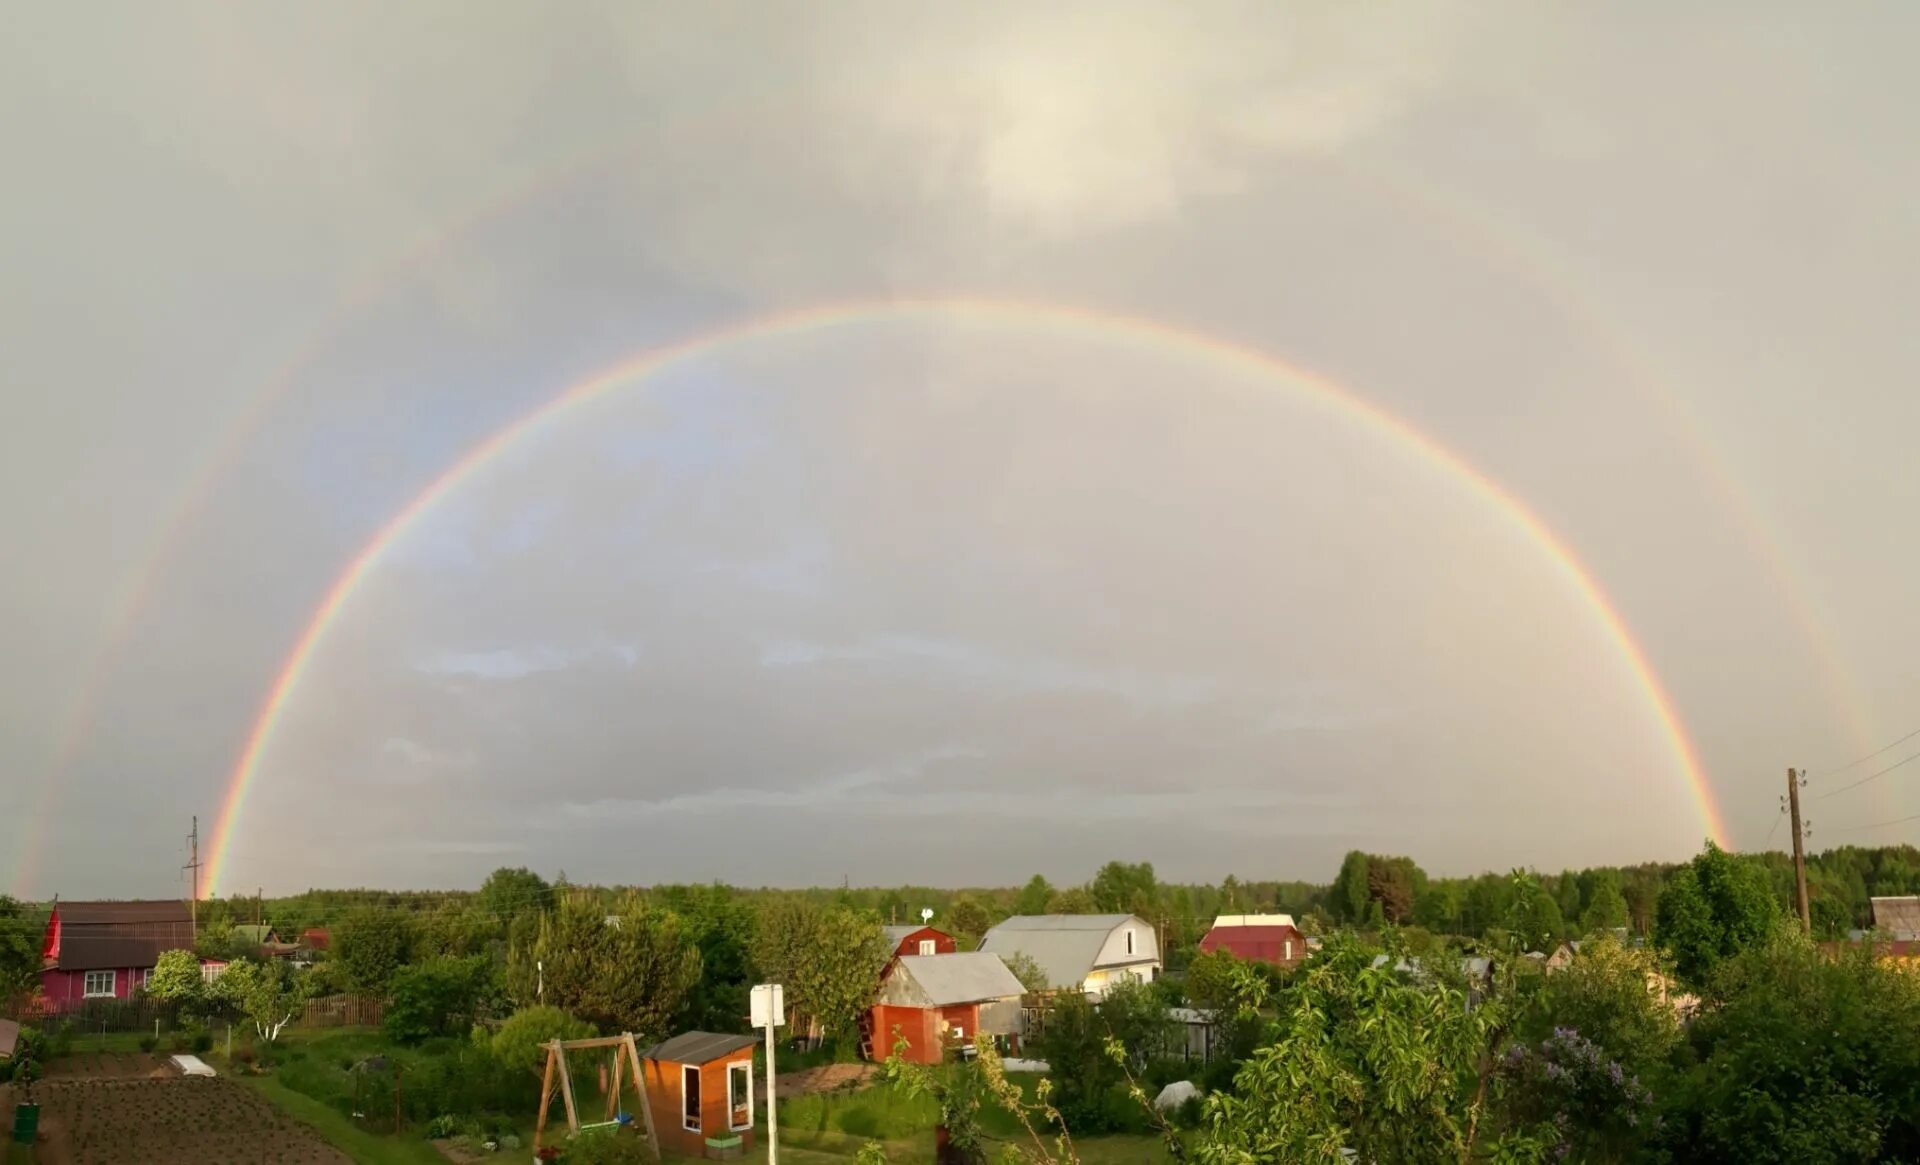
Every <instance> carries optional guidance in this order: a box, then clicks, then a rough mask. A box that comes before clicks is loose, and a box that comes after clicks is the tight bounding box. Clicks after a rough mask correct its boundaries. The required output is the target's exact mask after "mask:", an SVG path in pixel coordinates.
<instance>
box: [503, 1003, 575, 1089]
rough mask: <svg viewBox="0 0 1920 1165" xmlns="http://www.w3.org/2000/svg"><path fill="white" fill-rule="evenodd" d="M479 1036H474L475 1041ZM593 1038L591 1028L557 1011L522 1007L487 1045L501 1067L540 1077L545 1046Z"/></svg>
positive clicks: (544, 1060)
mask: <svg viewBox="0 0 1920 1165" xmlns="http://www.w3.org/2000/svg"><path fill="white" fill-rule="evenodd" d="M482 1030H484V1029H482ZM479 1034H480V1033H479V1032H476V1033H475V1035H476V1038H478V1036H479ZM593 1035H594V1028H593V1025H592V1024H590V1023H588V1022H587V1021H586V1020H584V1019H578V1018H575V1017H574V1016H571V1015H568V1014H567V1013H566V1012H565V1011H562V1010H561V1009H560V1008H558V1007H523V1008H521V1009H520V1010H519V1011H516V1012H514V1013H513V1014H512V1015H510V1016H508V1017H507V1019H506V1022H505V1023H502V1024H501V1025H500V1027H499V1030H497V1031H495V1032H494V1033H493V1034H492V1035H491V1036H488V1037H487V1040H486V1042H487V1047H488V1049H489V1050H490V1051H492V1052H493V1055H494V1058H495V1059H497V1060H499V1061H500V1062H501V1063H502V1064H506V1065H508V1066H509V1067H514V1068H524V1069H525V1070H527V1071H528V1072H531V1073H533V1074H534V1075H536V1076H538V1075H539V1074H540V1072H541V1069H542V1067H543V1066H544V1065H545V1064H546V1062H547V1049H546V1045H548V1044H550V1043H552V1042H553V1041H554V1040H585V1039H591V1038H592V1037H593Z"/></svg>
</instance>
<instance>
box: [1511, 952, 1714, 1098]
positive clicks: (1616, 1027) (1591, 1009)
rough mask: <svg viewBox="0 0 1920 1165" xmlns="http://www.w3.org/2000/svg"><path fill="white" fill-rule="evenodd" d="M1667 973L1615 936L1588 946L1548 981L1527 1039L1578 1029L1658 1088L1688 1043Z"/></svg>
mask: <svg viewBox="0 0 1920 1165" xmlns="http://www.w3.org/2000/svg"><path fill="white" fill-rule="evenodd" d="M1664 983H1665V968H1663V967H1662V966H1661V965H1660V960H1659V958H1658V957H1657V956H1656V955H1655V954H1654V953H1653V952H1652V951H1649V950H1646V949H1635V948H1630V947H1625V946H1622V945H1621V944H1620V943H1619V942H1618V941H1616V940H1615V939H1614V938H1612V937H1611V936H1603V937H1601V938H1597V939H1590V940H1588V941H1587V942H1586V943H1584V944H1582V946H1581V949H1580V953H1579V954H1578V955H1577V956H1575V958H1574V960H1573V962H1571V963H1569V964H1568V965H1567V966H1566V967H1564V968H1562V969H1561V970H1559V971H1557V972H1555V973H1553V974H1551V975H1548V976H1547V977H1546V979H1545V981H1544V982H1543V983H1542V984H1541V986H1540V990H1539V992H1538V993H1537V994H1536V995H1535V996H1534V997H1533V999H1532V1000H1531V1001H1529V1004H1528V1007H1527V1010H1526V1015H1525V1018H1524V1020H1523V1022H1522V1031H1523V1032H1524V1034H1525V1036H1526V1038H1527V1039H1528V1040H1529V1042H1538V1041H1544V1040H1546V1039H1548V1038H1550V1037H1551V1036H1552V1035H1553V1033H1554V1031H1555V1030H1556V1029H1562V1028H1566V1029H1571V1030H1573V1031H1576V1032H1579V1033H1580V1035H1581V1036H1582V1037H1584V1038H1585V1039H1588V1040H1591V1041H1592V1042H1593V1043H1594V1044H1596V1045H1598V1046H1599V1047H1600V1048H1601V1049H1603V1050H1604V1051H1605V1052H1606V1054H1607V1056H1608V1057H1609V1058H1611V1059H1613V1060H1616V1061H1618V1062H1619V1063H1620V1064H1621V1065H1622V1066H1623V1067H1624V1068H1625V1070H1626V1071H1628V1072H1630V1073H1632V1074H1634V1075H1636V1076H1640V1077H1643V1078H1646V1079H1647V1080H1649V1081H1650V1082H1651V1081H1655V1080H1657V1078H1658V1077H1659V1076H1661V1075H1662V1074H1663V1072H1664V1066H1665V1064H1666V1062H1667V1060H1668V1059H1669V1057H1671V1055H1672V1054H1673V1050H1674V1048H1675V1047H1676V1046H1677V1045H1678V1044H1679V1042H1680V1021H1679V1019H1678V1018H1677V1017H1676V1016H1675V1014H1674V1010H1673V1007H1672V1005H1671V1004H1670V1003H1669V1002H1668V1001H1667V999H1666V998H1665V994H1666V992H1665V990H1664V988H1663V984H1664Z"/></svg>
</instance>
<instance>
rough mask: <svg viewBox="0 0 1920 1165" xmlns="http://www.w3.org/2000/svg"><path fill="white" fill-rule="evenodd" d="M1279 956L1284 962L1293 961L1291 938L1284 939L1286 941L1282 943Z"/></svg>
mask: <svg viewBox="0 0 1920 1165" xmlns="http://www.w3.org/2000/svg"><path fill="white" fill-rule="evenodd" d="M1280 958H1281V959H1282V960H1283V961H1285V962H1289V963H1291V962H1293V940H1292V939H1288V940H1286V942H1285V943H1284V944H1283V945H1282V954H1281V956H1280Z"/></svg>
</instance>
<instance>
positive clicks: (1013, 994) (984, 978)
mask: <svg viewBox="0 0 1920 1165" xmlns="http://www.w3.org/2000/svg"><path fill="white" fill-rule="evenodd" d="M1024 992H1025V988H1023V987H1021V986H1020V980H1018V979H1016V978H1014V975H1013V972H1012V971H1009V970H1007V965H1006V964H1005V963H1003V962H1001V961H1000V956H999V955H995V954H991V953H988V952H986V951H965V952H956V953H950V954H944V955H900V956H898V957H897V958H895V959H894V960H893V962H892V964H891V965H890V966H889V967H888V968H887V972H886V975H885V977H884V978H883V979H882V980H881V981H880V995H879V998H878V999H877V1000H875V1002H874V1005H873V1008H872V1010H871V1011H870V1012H869V1013H868V1017H867V1020H866V1023H865V1024H864V1025H863V1026H864V1027H865V1029H866V1032H867V1033H870V1035H869V1036H867V1037H866V1040H865V1044H866V1046H865V1049H864V1050H865V1051H866V1052H867V1056H868V1058H869V1059H875V1060H884V1059H886V1058H887V1057H888V1056H890V1055H892V1054H893V1053H894V1052H895V1051H896V1050H898V1051H899V1052H900V1055H901V1058H902V1059H905V1060H907V1061H908V1062H910V1063H915V1064H938V1063H939V1062H940V1060H941V1058H942V1057H943V1056H944V1054H945V1052H946V1049H947V1048H948V1046H949V1045H959V1044H964V1043H966V1042H967V1041H970V1040H973V1039H976V1038H978V1037H980V1036H988V1037H992V1038H994V1039H996V1040H999V1041H1003V1042H1005V1043H1007V1044H1009V1045H1011V1044H1013V1043H1014V1042H1015V1041H1017V1040H1018V1038H1019V1036H1020V1028H1021V1013H1020V998H1021V996H1022V994H1023V993H1024ZM903 1042H904V1045H905V1046H904V1047H901V1046H900V1045H901V1044H902V1043H903Z"/></svg>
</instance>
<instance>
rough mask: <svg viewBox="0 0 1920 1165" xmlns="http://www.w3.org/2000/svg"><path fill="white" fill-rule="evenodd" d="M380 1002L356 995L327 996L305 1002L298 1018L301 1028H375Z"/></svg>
mask: <svg viewBox="0 0 1920 1165" xmlns="http://www.w3.org/2000/svg"><path fill="white" fill-rule="evenodd" d="M379 1023H380V1001H379V1000H378V999H362V998H360V997H359V996H357V995H328V996H325V997H324V998H321V999H309V1000H307V1008H306V1011H305V1012H303V1013H302V1014H301V1016H300V1024H301V1026H302V1027H377V1026H379Z"/></svg>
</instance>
